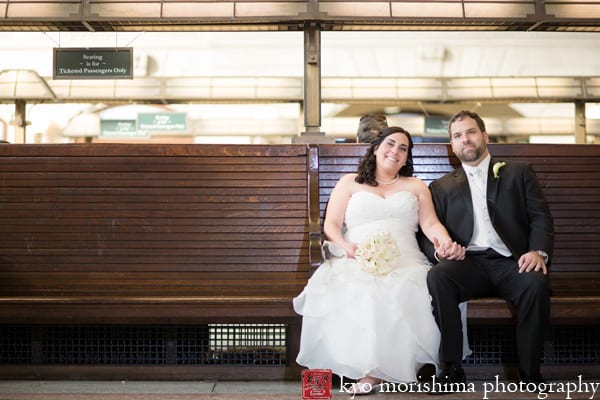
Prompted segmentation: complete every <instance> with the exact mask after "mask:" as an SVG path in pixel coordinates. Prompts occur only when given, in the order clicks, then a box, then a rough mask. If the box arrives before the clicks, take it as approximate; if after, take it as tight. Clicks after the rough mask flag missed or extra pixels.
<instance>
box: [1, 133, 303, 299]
mask: <svg viewBox="0 0 600 400" xmlns="http://www.w3.org/2000/svg"><path fill="white" fill-rule="evenodd" d="M307 168H308V167H307V147H306V146H305V145H289V146H288V145H282V146H260V145H248V146H244V145H240V146H237V145H236V146H211V145H115V144H110V145H109V144H92V145H87V144H81V145H74V144H69V145H0V276H1V278H0V297H11V296H96V297H97V296H107V297H110V296H141V297H146V296H162V297H169V296H173V297H174V296H203V297H210V296H214V297H215V298H217V299H219V298H222V299H231V298H234V297H236V296H237V297H244V296H247V297H255V298H261V297H265V298H266V297H274V296H281V297H285V298H291V297H293V296H295V295H296V294H297V293H299V292H300V290H301V289H302V287H303V286H304V284H305V283H306V279H307V276H308V273H309V261H308V250H309V240H308V236H309V235H308V222H307V220H308V217H307V206H306V203H307V193H308V181H307Z"/></svg>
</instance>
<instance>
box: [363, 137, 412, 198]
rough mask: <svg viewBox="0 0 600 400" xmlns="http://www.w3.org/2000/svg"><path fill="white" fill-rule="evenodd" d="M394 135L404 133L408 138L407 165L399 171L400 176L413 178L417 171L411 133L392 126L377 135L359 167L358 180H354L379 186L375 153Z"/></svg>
mask: <svg viewBox="0 0 600 400" xmlns="http://www.w3.org/2000/svg"><path fill="white" fill-rule="evenodd" d="M394 133H402V134H403V135H404V136H406V137H407V138H408V155H407V157H406V164H404V166H403V167H402V168H400V171H398V176H413V173H414V171H415V169H414V167H413V158H412V148H413V141H412V138H411V137H410V133H408V132H407V131H406V130H404V129H402V128H400V127H399V126H390V127H389V128H386V129H384V130H383V131H381V133H379V135H377V138H375V140H373V141H372V142H371V146H369V148H368V149H367V152H366V154H365V155H364V156H363V158H362V160H361V161H360V164H359V166H358V171H357V173H358V174H357V175H356V178H354V180H355V181H356V182H358V183H366V184H367V185H370V186H378V183H377V180H376V179H375V170H376V169H377V160H375V151H376V150H377V149H378V148H379V146H380V145H381V143H383V141H384V140H385V138H386V137H388V136H390V135H391V134H394Z"/></svg>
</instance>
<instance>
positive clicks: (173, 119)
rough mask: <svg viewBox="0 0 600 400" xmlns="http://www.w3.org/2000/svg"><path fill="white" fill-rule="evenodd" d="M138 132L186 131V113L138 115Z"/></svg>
mask: <svg viewBox="0 0 600 400" xmlns="http://www.w3.org/2000/svg"><path fill="white" fill-rule="evenodd" d="M138 130H140V131H161V132H165V131H167V132H183V131H186V130H187V115H186V113H139V114H138Z"/></svg>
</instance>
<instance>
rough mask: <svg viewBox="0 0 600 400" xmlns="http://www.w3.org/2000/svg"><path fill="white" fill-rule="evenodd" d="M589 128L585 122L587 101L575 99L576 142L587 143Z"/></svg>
mask: <svg viewBox="0 0 600 400" xmlns="http://www.w3.org/2000/svg"><path fill="white" fill-rule="evenodd" d="M586 136H587V128H586V124H585V101H584V100H577V101H575V143H577V144H585V143H586V141H587V138H586Z"/></svg>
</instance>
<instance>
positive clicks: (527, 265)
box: [519, 251, 548, 275]
mask: <svg viewBox="0 0 600 400" xmlns="http://www.w3.org/2000/svg"><path fill="white" fill-rule="evenodd" d="M531 271H541V272H542V273H543V274H544V275H546V274H547V273H548V269H547V268H546V263H545V262H544V257H542V256H541V255H540V254H538V252H536V251H530V252H528V253H525V254H523V255H522V256H521V257H519V273H520V274H521V273H523V272H531Z"/></svg>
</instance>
